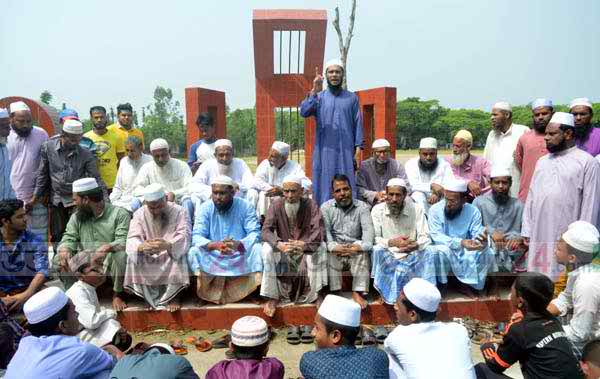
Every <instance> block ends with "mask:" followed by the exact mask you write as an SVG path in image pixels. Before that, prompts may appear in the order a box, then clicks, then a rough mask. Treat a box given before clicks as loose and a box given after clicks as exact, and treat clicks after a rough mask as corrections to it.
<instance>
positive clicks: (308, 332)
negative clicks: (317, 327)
mask: <svg viewBox="0 0 600 379" xmlns="http://www.w3.org/2000/svg"><path fill="white" fill-rule="evenodd" d="M312 329H313V328H312V326H310V325H304V326H301V327H300V341H301V342H302V343H313V342H314V341H315V337H313V336H312Z"/></svg>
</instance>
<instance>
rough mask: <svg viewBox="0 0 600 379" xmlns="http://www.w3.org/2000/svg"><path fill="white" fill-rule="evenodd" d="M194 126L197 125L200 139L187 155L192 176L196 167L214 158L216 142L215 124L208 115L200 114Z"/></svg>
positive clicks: (196, 169)
mask: <svg viewBox="0 0 600 379" xmlns="http://www.w3.org/2000/svg"><path fill="white" fill-rule="evenodd" d="M196 125H198V129H199V130H200V135H201V136H202V138H200V139H199V140H198V141H197V142H195V143H193V144H192V147H190V152H189V153H188V161H187V163H188V165H189V166H190V169H191V170H192V174H195V173H196V171H198V167H200V165H201V164H202V163H204V162H205V161H207V160H209V159H212V158H214V157H215V141H216V140H217V133H216V130H215V122H214V119H213V117H212V116H211V115H210V113H208V112H202V113H200V115H198V118H197V119H196Z"/></svg>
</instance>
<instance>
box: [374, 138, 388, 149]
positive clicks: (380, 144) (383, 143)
mask: <svg viewBox="0 0 600 379" xmlns="http://www.w3.org/2000/svg"><path fill="white" fill-rule="evenodd" d="M371 147H372V148H373V149H380V148H382V147H391V145H390V143H389V142H388V140H386V139H385V138H379V139H376V140H375V141H373V145H371Z"/></svg>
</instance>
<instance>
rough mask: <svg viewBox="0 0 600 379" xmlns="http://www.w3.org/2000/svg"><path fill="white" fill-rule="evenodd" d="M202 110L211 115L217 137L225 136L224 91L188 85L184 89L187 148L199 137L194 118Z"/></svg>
mask: <svg viewBox="0 0 600 379" xmlns="http://www.w3.org/2000/svg"><path fill="white" fill-rule="evenodd" d="M202 112H208V113H210V114H211V115H212V116H213V120H215V129H216V133H217V138H225V137H226V136H227V125H226V122H227V120H226V117H225V92H221V91H215V90H211V89H206V88H200V87H189V88H186V89H185V119H186V130H187V132H186V142H187V144H186V146H187V147H188V148H189V147H190V146H192V144H193V143H195V142H196V141H198V139H199V138H200V131H199V130H198V127H197V126H196V119H197V118H198V115H199V114H200V113H202Z"/></svg>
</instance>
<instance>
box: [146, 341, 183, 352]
mask: <svg viewBox="0 0 600 379" xmlns="http://www.w3.org/2000/svg"><path fill="white" fill-rule="evenodd" d="M153 347H162V348H163V349H165V350H167V351H168V352H169V354H171V355H177V353H175V349H173V348H172V347H171V346H169V345H167V344H166V343H162V342H158V343H154V344H152V345H150V349H151V348H153Z"/></svg>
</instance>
